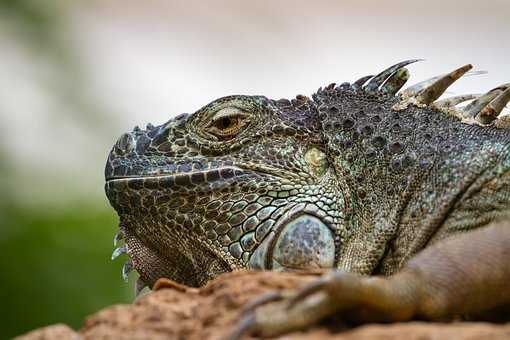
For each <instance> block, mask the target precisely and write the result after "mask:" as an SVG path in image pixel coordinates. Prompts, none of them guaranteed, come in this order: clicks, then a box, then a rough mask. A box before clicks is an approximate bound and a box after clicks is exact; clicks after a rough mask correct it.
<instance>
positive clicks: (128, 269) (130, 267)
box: [122, 261, 133, 282]
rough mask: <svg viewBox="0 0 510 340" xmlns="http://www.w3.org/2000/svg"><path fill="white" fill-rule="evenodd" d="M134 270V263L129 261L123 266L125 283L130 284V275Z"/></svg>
mask: <svg viewBox="0 0 510 340" xmlns="http://www.w3.org/2000/svg"><path fill="white" fill-rule="evenodd" d="M131 270H133V263H132V262H131V261H127V262H126V263H124V265H123V266H122V279H123V280H124V282H128V277H129V273H130V272H131Z"/></svg>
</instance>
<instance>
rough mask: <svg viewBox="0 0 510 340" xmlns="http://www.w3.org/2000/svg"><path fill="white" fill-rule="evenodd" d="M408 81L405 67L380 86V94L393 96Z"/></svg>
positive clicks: (407, 71)
mask: <svg viewBox="0 0 510 340" xmlns="http://www.w3.org/2000/svg"><path fill="white" fill-rule="evenodd" d="M408 80H409V70H408V69H406V68H405V67H402V68H400V69H398V70H397V71H396V72H395V73H393V74H392V75H391V76H390V77H389V78H388V80H387V81H386V82H385V83H384V84H383V85H382V86H381V92H382V93H385V94H389V95H392V96H394V95H395V94H396V93H397V92H398V90H400V89H401V88H402V86H404V84H405V83H406V82H407V81H408Z"/></svg>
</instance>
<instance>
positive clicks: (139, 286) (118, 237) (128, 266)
mask: <svg viewBox="0 0 510 340" xmlns="http://www.w3.org/2000/svg"><path fill="white" fill-rule="evenodd" d="M123 239H124V234H123V233H122V231H119V232H118V233H117V234H115V236H114V238H113V246H114V247H116V248H115V249H114V250H113V253H112V257H111V259H112V261H113V260H115V259H116V258H118V257H119V256H121V255H122V254H127V244H124V245H122V246H120V247H117V244H118V243H119V242H121V241H122V240H123ZM133 270H135V269H134V265H133V262H132V261H131V259H130V258H129V257H128V260H127V261H126V263H124V265H123V266H122V279H123V280H124V282H126V283H127V282H128V279H129V273H131V271H133ZM135 271H136V270H135ZM145 287H147V285H146V284H145V282H143V281H142V280H141V279H140V278H138V279H137V280H136V282H135V296H138V295H140V292H141V291H142V290H143V289H144V288H145Z"/></svg>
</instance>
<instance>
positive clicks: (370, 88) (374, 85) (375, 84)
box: [363, 59, 423, 92]
mask: <svg viewBox="0 0 510 340" xmlns="http://www.w3.org/2000/svg"><path fill="white" fill-rule="evenodd" d="M422 60H423V59H411V60H406V61H402V62H400V63H398V64H395V65H393V66H390V67H388V68H387V69H386V70H384V71H382V72H381V73H379V74H378V75H376V76H375V77H373V78H372V80H370V82H369V83H368V84H367V85H365V86H364V87H363V89H364V90H365V91H366V92H376V91H377V90H378V89H379V87H380V86H381V85H382V84H383V83H384V82H385V81H386V80H387V79H388V78H389V77H391V75H392V74H393V73H395V72H396V71H397V70H399V69H401V68H402V67H404V66H407V65H409V64H412V63H415V62H417V61H422Z"/></svg>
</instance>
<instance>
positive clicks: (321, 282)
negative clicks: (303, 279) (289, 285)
mask: <svg viewBox="0 0 510 340" xmlns="http://www.w3.org/2000/svg"><path fill="white" fill-rule="evenodd" d="M328 281H329V280H328V278H327V277H321V278H320V279H318V280H316V281H314V282H311V283H309V284H308V285H306V286H304V287H303V288H302V289H301V290H300V291H299V292H298V293H297V294H296V295H294V296H293V297H291V298H290V299H289V301H288V305H287V309H291V308H293V307H294V306H295V305H296V304H297V303H298V302H300V301H302V300H303V299H305V298H307V297H309V296H310V295H312V294H315V293H317V292H319V291H321V290H323V289H324V288H325V287H326V285H327V283H328Z"/></svg>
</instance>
